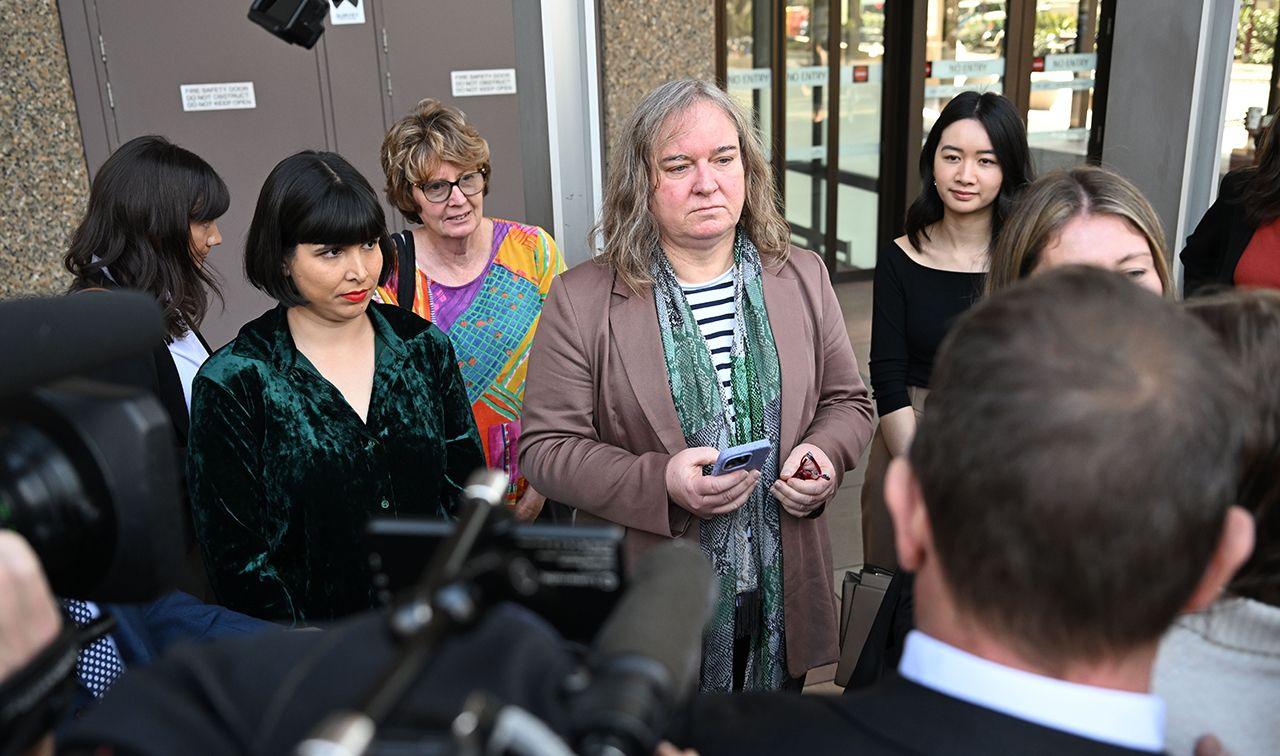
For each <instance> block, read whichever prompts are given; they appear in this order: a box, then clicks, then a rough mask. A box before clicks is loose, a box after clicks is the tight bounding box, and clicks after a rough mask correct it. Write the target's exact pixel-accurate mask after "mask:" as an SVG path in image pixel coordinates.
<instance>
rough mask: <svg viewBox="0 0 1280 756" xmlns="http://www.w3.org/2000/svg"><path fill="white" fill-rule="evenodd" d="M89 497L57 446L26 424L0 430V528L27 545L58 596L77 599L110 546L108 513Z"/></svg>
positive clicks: (112, 527) (111, 527) (88, 588)
mask: <svg viewBox="0 0 1280 756" xmlns="http://www.w3.org/2000/svg"><path fill="white" fill-rule="evenodd" d="M93 500H94V496H93V495H92V494H91V493H90V492H89V490H87V488H86V486H85V485H84V480H83V478H82V476H81V474H80V472H79V471H77V470H76V466H75V464H74V463H73V462H72V460H71V458H70V457H69V456H68V455H67V454H66V452H64V451H63V449H62V448H61V447H60V445H59V444H58V443H56V442H55V441H54V440H53V439H51V438H50V437H49V435H48V434H47V433H45V432H43V431H41V430H40V429H38V428H36V427H34V426H32V425H29V424H27V423H20V422H14V423H8V424H5V425H4V426H2V427H0V527H3V528H8V529H11V530H16V531H18V532H19V533H21V534H22V536H23V537H24V538H26V539H27V540H28V541H29V542H30V543H31V546H32V548H33V549H35V551H36V553H37V554H39V555H40V561H41V563H42V564H43V566H44V570H45V573H46V574H47V575H48V576H49V582H50V583H51V584H52V585H54V586H56V589H57V590H58V592H59V593H60V594H61V595H64V596H83V595H87V594H88V592H89V591H91V590H92V588H93V585H94V583H96V582H97V579H99V578H100V577H101V573H97V574H94V571H92V570H86V569H84V566H85V565H104V564H106V563H107V562H108V561H109V560H110V553H111V552H110V549H111V546H112V544H114V543H115V540H116V536H115V523H114V519H113V518H112V517H111V511H110V510H109V509H105V510H104V509H102V508H99V507H97V506H95V505H94V501H93Z"/></svg>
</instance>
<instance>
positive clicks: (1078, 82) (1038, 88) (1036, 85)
mask: <svg viewBox="0 0 1280 756" xmlns="http://www.w3.org/2000/svg"><path fill="white" fill-rule="evenodd" d="M1058 89H1075V90H1085V89H1093V79H1069V80H1067V81H1033V82H1031V91H1032V92H1052V91H1055V90H1058Z"/></svg>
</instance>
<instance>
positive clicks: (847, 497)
mask: <svg viewBox="0 0 1280 756" xmlns="http://www.w3.org/2000/svg"><path fill="white" fill-rule="evenodd" d="M836 296H837V297H838V298H839V299H840V308H841V309H842V310H843V311H844V322H845V327H846V328H848V329H849V340H850V341H851V342H852V343H853V353H854V355H855V356H856V357H857V358H858V369H859V371H861V373H862V381H863V382H864V383H866V384H867V385H868V386H870V385H871V378H870V376H869V375H868V374H867V357H868V353H869V352H870V351H871V282H870V281H859V282H856V283H844V284H839V285H837V286H836ZM866 461H867V455H866V454H865V453H864V454H863V455H862V459H861V460H860V461H859V462H858V467H857V469H855V470H852V471H851V472H850V473H849V474H848V475H846V476H845V477H844V481H843V482H842V483H841V485H840V490H839V492H837V493H836V499H835V501H834V502H833V503H832V505H831V506H829V507H827V530H828V531H829V532H830V534H831V558H832V562H833V564H834V565H835V568H836V574H835V585H836V586H837V588H839V586H840V583H841V581H843V579H844V573H845V571H846V570H850V569H853V568H855V567H859V566H861V565H862V518H861V509H860V504H859V496H860V495H861V492H862V469H863V467H864V466H865V465H866ZM834 674H835V665H831V666H828V667H823V668H821V669H816V670H814V671H812V672H810V673H809V678H808V683H809V684H808V685H806V686H805V693H839V692H841V691H842V688H839V687H836V685H835V684H834V683H832V682H831V678H832V676H833V675H834Z"/></svg>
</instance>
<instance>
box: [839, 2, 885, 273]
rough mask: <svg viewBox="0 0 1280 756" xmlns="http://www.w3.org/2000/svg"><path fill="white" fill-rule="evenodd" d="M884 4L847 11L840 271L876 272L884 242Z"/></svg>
mask: <svg viewBox="0 0 1280 756" xmlns="http://www.w3.org/2000/svg"><path fill="white" fill-rule="evenodd" d="M884 5H885V4H884V2H868V1H867V0H851V2H848V3H845V4H844V8H843V9H842V10H841V18H840V50H839V57H840V61H839V63H840V109H839V113H838V114H837V119H838V128H839V130H840V133H839V149H838V150H837V153H838V155H839V160H838V166H839V167H838V170H837V172H836V175H837V177H838V184H837V186H836V207H837V208H838V212H837V213H836V240H835V250H834V253H835V254H834V257H835V269H836V270H863V269H869V268H874V267H875V264H876V247H877V246H878V245H879V243H880V242H879V231H880V229H879V219H880V215H881V213H880V186H881V184H880V151H881V140H880V131H881V123H882V120H883V103H884V80H885V71H884V55H885V7H884Z"/></svg>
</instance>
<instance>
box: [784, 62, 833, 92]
mask: <svg viewBox="0 0 1280 756" xmlns="http://www.w3.org/2000/svg"><path fill="white" fill-rule="evenodd" d="M787 83H788V84H802V85H808V86H811V87H820V86H823V85H824V84H826V83H827V67H826V66H797V67H795V68H788V69H787Z"/></svg>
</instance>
